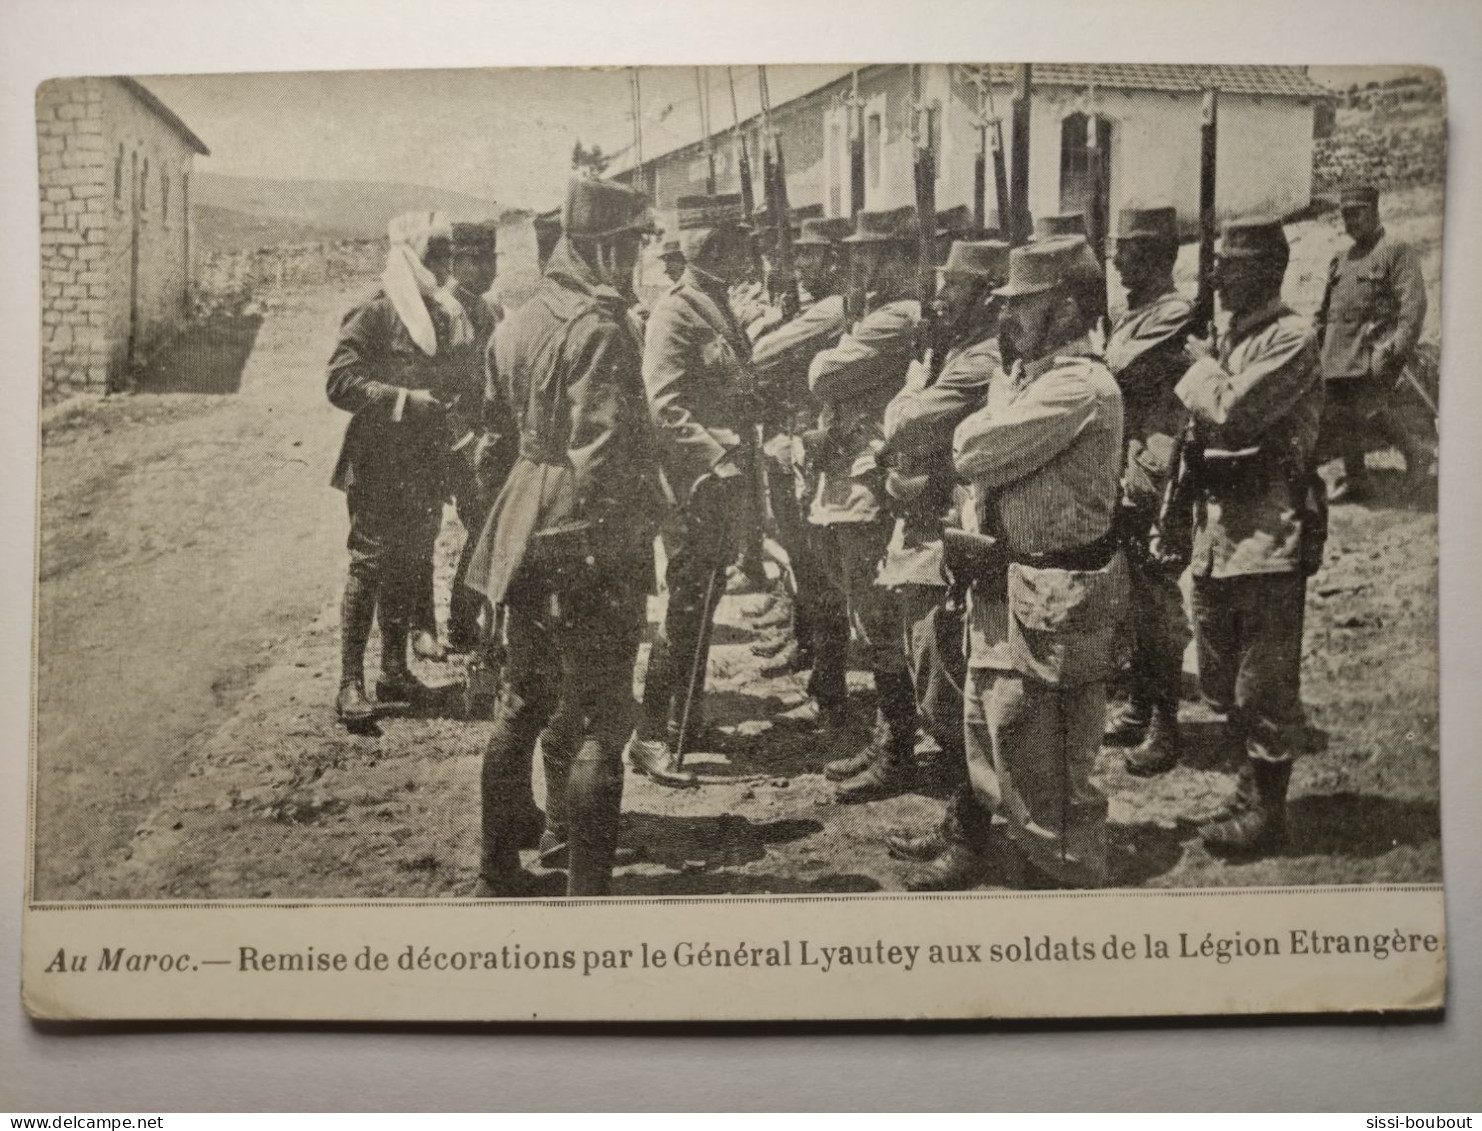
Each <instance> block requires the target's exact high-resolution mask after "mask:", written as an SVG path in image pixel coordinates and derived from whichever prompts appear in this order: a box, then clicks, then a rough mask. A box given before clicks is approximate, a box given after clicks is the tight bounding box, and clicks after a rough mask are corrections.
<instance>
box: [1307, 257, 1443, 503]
mask: <svg viewBox="0 0 1482 1131" xmlns="http://www.w3.org/2000/svg"><path fill="white" fill-rule="evenodd" d="M1425 311H1426V296H1425V280H1424V277H1423V276H1422V275H1421V273H1420V263H1419V260H1418V258H1417V257H1416V255H1415V251H1414V249H1412V248H1411V247H1410V245H1409V244H1407V243H1404V242H1402V241H1400V240H1393V239H1390V238H1389V236H1388V235H1387V234H1386V233H1385V232H1384V230H1383V229H1382V228H1381V229H1380V231H1379V235H1378V238H1377V239H1375V241H1374V242H1373V244H1371V245H1370V246H1369V247H1367V248H1364V247H1359V246H1358V245H1357V244H1355V245H1354V246H1352V247H1349V248H1348V249H1347V250H1345V251H1340V252H1338V253H1337V254H1336V255H1335V256H1333V259H1332V262H1331V263H1330V264H1329V266H1328V281H1327V287H1326V289H1325V290H1324V292H1323V300H1322V306H1321V308H1320V309H1319V310H1318V314H1317V319H1316V329H1317V335H1318V341H1319V345H1320V347H1321V351H1322V375H1323V380H1324V382H1325V383H1326V386H1327V405H1326V408H1325V411H1324V428H1323V447H1324V448H1325V449H1329V450H1332V451H1336V452H1337V453H1338V454H1340V455H1342V457H1343V461H1344V463H1345V465H1346V466H1347V470H1348V473H1349V474H1350V475H1359V474H1361V472H1362V466H1363V455H1364V443H1365V440H1366V439H1367V438H1368V435H1369V433H1370V431H1371V429H1372V426H1374V425H1377V426H1378V427H1379V428H1380V430H1381V431H1382V432H1383V433H1384V434H1385V437H1386V438H1387V439H1388V440H1389V441H1390V442H1391V443H1393V444H1395V446H1396V447H1398V448H1400V450H1401V451H1402V452H1403V453H1404V455H1405V459H1406V462H1407V464H1410V465H1411V470H1412V471H1413V470H1414V467H1413V465H1414V463H1415V462H1416V461H1417V460H1418V459H1419V458H1420V456H1419V452H1418V449H1419V442H1418V440H1417V438H1416V436H1415V434H1414V432H1413V431H1412V430H1411V429H1410V428H1409V427H1407V426H1406V424H1405V422H1404V421H1403V420H1401V419H1400V417H1399V416H1398V415H1397V414H1396V413H1395V411H1394V406H1393V401H1394V385H1395V381H1396V379H1397V378H1398V377H1399V375H1400V372H1401V370H1403V369H1404V367H1405V364H1406V363H1407V362H1408V361H1409V360H1410V358H1411V356H1412V355H1413V354H1414V352H1415V346H1416V344H1417V343H1418V342H1419V341H1420V331H1421V328H1422V327H1423V326H1424V324H1425ZM1424 470H1425V469H1424V467H1422V468H1421V471H1424Z"/></svg>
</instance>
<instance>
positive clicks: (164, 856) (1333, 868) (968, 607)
mask: <svg viewBox="0 0 1482 1131" xmlns="http://www.w3.org/2000/svg"><path fill="white" fill-rule="evenodd" d="M36 119H37V146H38V190H39V209H38V215H39V224H40V245H41V258H42V263H41V282H42V289H41V293H40V295H39V296H38V297H39V310H38V315H39V322H40V324H41V327H42V330H41V343H42V350H41V356H42V366H41V372H40V374H39V382H40V385H39V390H40V399H41V404H42V414H41V447H40V461H41V466H40V489H39V504H38V506H39V517H38V545H39V549H38V554H37V575H36V621H35V668H34V671H35V685H34V704H35V706H34V729H33V744H32V751H31V797H30V814H31V820H30V874H29V882H28V892H27V908H26V918H25V929H24V954H23V971H24V972H23V996H24V1001H25V1004H26V1008H27V1009H28V1010H29V1011H30V1013H31V1014H32V1015H33V1016H36V1017H42V1018H51V1019H145V1018H265V1019H339V1020H360V1019H366V1020H372V1019H374V1020H413V1019H430V1020H521V1019H537V1020H628V1021H648V1020H761V1019H821V1018H838V1019H851V1018H859V1019H864V1018H905V1019H914V1018H959V1017H995V1018H1052V1017H1103V1016H1107V1017H1110V1016H1191V1015H1201V1014H1205V1015H1207V1014H1272V1013H1314V1012H1339V1011H1341V1012H1355V1011H1392V1010H1410V1011H1417V1010H1418V1011H1426V1010H1439V1009H1440V1008H1441V1007H1442V1006H1443V1005H1444V1003H1445V986H1446V970H1447V944H1446V925H1445V909H1444V903H1443V893H1442V886H1441V879H1442V870H1441V851H1440V827H1439V801H1440V785H1439V780H1440V774H1439V761H1440V737H1439V691H1438V688H1439V670H1438V646H1437V634H1438V621H1439V608H1438V601H1437V593H1438V589H1437V538H1438V535H1437V517H1436V453H1437V443H1438V421H1437V416H1438V405H1439V382H1440V372H1441V363H1440V358H1441V353H1440V308H1441V303H1440V296H1441V285H1442V270H1441V248H1442V216H1443V211H1444V207H1443V206H1444V185H1445V174H1446V91H1445V84H1444V79H1443V76H1442V75H1441V73H1440V72H1438V71H1435V70H1431V69H1427V68H1424V67H1334V66H1312V67H1302V66H1289V65H1280V66H1274V65H1273V66H1236V65H1214V66H1206V65H1199V64H1188V65H1184V64H1177V65H1174V64H1156V65H1142V64H1135V63H1126V64H1121V63H1116V64H1113V63H1096V64H1084V65H1078V64H1067V63H1054V64H1028V63H985V62H963V63H954V64H944V63H930V64H913V63H909V62H906V63H900V64H872V65H868V66H848V65H839V66H819V65H808V66H801V65H785V66H764V67H758V66H753V65H746V66H734V67H723V66H720V67H717V66H709V67H657V68H642V67H640V68H633V67H630V68H609V69H590V70H575V69H571V70H515V69H486V70H447V71H432V70H428V71H375V72H369V71H367V72H335V73H329V72H324V73H277V74H217V75H171V76H164V75H155V76H137V77H135V76H92V77H65V78H57V79H54V80H51V81H48V82H46V83H45V84H43V85H42V86H41V87H40V89H39V90H38V92H37V97H36Z"/></svg>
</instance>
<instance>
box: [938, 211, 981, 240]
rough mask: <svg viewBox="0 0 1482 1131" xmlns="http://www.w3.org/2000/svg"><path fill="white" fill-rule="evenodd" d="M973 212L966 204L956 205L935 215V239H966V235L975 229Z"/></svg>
mask: <svg viewBox="0 0 1482 1131" xmlns="http://www.w3.org/2000/svg"><path fill="white" fill-rule="evenodd" d="M976 226H977V225H976V223H975V222H974V216H973V210H972V209H971V208H969V207H968V206H967V205H966V204H957V205H954V206H953V207H951V208H948V209H947V210H946V211H945V212H938V213H937V215H936V234H937V238H938V239H941V238H942V237H943V236H953V237H955V238H957V239H966V238H967V236H968V234H969V233H970V232H972V231H973V229H974V228H975V227H976Z"/></svg>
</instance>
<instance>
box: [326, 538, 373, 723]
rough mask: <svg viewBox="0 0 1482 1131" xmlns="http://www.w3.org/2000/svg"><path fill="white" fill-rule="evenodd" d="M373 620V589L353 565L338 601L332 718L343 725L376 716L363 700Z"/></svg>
mask: <svg viewBox="0 0 1482 1131" xmlns="http://www.w3.org/2000/svg"><path fill="white" fill-rule="evenodd" d="M375 616H376V585H375V583H374V581H373V580H372V579H371V578H369V577H366V576H364V575H363V574H362V573H359V572H357V571H356V568H355V567H354V566H353V565H352V566H351V567H350V576H349V577H348V578H346V580H345V592H344V595H343V596H342V597H341V598H340V690H339V694H338V695H336V696H335V714H336V715H337V716H338V717H339V719H340V721H341V722H343V723H345V724H346V725H350V726H354V725H363V724H364V723H365V722H367V721H369V719H370V718H371V717H372V716H373V715H374V714H375V707H374V706H373V705H372V704H371V703H370V702H369V701H368V700H367V699H366V697H365V645H366V641H368V640H369V639H370V631H371V624H372V623H373V622H374V620H375Z"/></svg>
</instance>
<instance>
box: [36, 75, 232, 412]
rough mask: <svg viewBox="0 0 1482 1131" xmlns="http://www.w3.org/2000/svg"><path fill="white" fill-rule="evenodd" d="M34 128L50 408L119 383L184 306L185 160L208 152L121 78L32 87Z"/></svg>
mask: <svg viewBox="0 0 1482 1131" xmlns="http://www.w3.org/2000/svg"><path fill="white" fill-rule="evenodd" d="M36 132H37V148H38V154H39V162H40V183H41V322H42V330H41V390H42V402H43V403H44V404H50V403H52V402H54V401H58V400H61V399H63V398H65V397H68V396H71V395H73V394H75V393H80V392H110V391H115V390H118V389H121V388H123V387H125V385H126V383H127V379H128V370H129V367H130V365H131V364H132V363H134V362H136V361H138V360H140V359H141V358H142V357H143V356H144V354H145V353H146V352H147V351H148V350H149V349H150V347H151V346H152V345H153V344H155V343H156V342H158V341H159V340H160V338H161V337H162V335H164V334H166V333H167V332H168V331H169V329H170V328H171V327H172V326H174V325H176V324H177V323H178V322H179V320H180V319H181V317H182V316H183V315H184V314H185V313H186V310H187V307H188V304H189V297H190V283H191V268H190V264H191V215H190V172H191V162H192V161H193V159H194V158H195V155H196V154H198V153H199V154H202V155H204V154H207V153H208V152H209V150H207V148H206V146H205V144H204V143H202V141H201V139H200V138H198V137H196V135H195V134H193V133H192V132H191V131H190V129H189V128H188V127H187V126H186V125H185V123H184V122H182V121H181V120H180V119H179V118H178V117H176V116H175V114H174V113H172V112H171V111H170V109H169V107H167V106H165V105H164V103H162V102H160V100H159V99H158V98H156V97H155V96H154V95H153V94H151V93H150V92H149V91H148V90H146V89H145V88H144V87H143V86H141V85H140V84H139V83H138V82H136V81H135V80H133V79H129V78H78V79H53V80H51V81H49V82H46V83H43V84H42V85H41V87H40V88H39V89H38V91H37V94H36Z"/></svg>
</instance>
